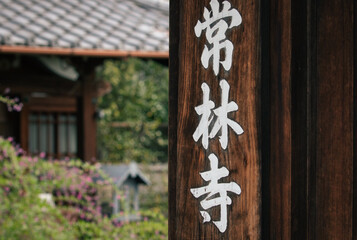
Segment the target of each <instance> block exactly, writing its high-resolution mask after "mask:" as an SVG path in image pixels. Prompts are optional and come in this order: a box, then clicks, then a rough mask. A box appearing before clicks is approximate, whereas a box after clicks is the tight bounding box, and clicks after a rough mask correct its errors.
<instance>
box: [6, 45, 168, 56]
mask: <svg viewBox="0 0 357 240" xmlns="http://www.w3.org/2000/svg"><path fill="white" fill-rule="evenodd" d="M1 53H13V54H45V55H64V56H86V57H121V58H123V57H140V58H158V59H161V58H164V59H165V58H166V59H167V58H168V57H169V53H168V52H167V51H123V50H100V49H79V48H58V47H32V46H6V45H3V46H0V54H1Z"/></svg>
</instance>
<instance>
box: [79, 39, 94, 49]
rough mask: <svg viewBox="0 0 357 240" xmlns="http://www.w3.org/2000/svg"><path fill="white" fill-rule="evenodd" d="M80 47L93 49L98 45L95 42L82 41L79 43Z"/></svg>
mask: <svg viewBox="0 0 357 240" xmlns="http://www.w3.org/2000/svg"><path fill="white" fill-rule="evenodd" d="M78 46H79V47H80V48H85V49H93V48H95V47H96V45H95V44H92V43H89V42H87V41H85V40H84V41H81V42H80V43H79V45H78Z"/></svg>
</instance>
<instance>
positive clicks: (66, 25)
mask: <svg viewBox="0 0 357 240" xmlns="http://www.w3.org/2000/svg"><path fill="white" fill-rule="evenodd" d="M56 25H57V26H59V27H62V28H63V29H70V28H71V27H72V25H73V24H72V23H70V22H68V21H65V20H63V19H61V21H57V22H56Z"/></svg>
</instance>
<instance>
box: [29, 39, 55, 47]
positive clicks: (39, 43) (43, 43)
mask: <svg viewBox="0 0 357 240" xmlns="http://www.w3.org/2000/svg"><path fill="white" fill-rule="evenodd" d="M33 43H34V44H35V45H36V46H49V45H50V44H51V41H49V40H47V39H44V38H41V37H36V38H34V40H33Z"/></svg>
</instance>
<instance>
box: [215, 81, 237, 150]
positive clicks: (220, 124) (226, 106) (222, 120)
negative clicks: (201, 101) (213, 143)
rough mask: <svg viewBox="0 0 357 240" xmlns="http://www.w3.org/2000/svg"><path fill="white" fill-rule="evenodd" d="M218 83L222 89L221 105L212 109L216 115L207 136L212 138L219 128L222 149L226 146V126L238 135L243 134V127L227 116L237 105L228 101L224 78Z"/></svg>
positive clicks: (226, 84) (227, 87)
mask: <svg viewBox="0 0 357 240" xmlns="http://www.w3.org/2000/svg"><path fill="white" fill-rule="evenodd" d="M219 85H220V86H221V89H222V96H221V99H222V100H221V106H220V107H219V108H216V109H215V110H213V112H214V114H215V115H216V116H217V119H216V121H215V123H214V125H213V128H212V131H211V132H210V135H209V137H210V138H214V137H215V136H216V135H217V133H218V131H219V130H220V129H221V136H220V137H219V142H220V143H221V147H222V148H223V149H226V148H227V145H228V126H229V127H231V128H232V129H233V131H234V132H235V133H236V134H238V135H240V134H243V132H244V130H243V128H242V127H241V126H240V125H239V124H238V123H237V122H235V121H233V120H231V119H229V118H228V116H227V115H228V113H230V112H233V111H237V110H238V105H237V103H235V102H233V101H231V102H229V103H228V97H229V88H230V87H229V84H228V83H227V81H226V80H224V79H223V80H221V81H220V82H219Z"/></svg>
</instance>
